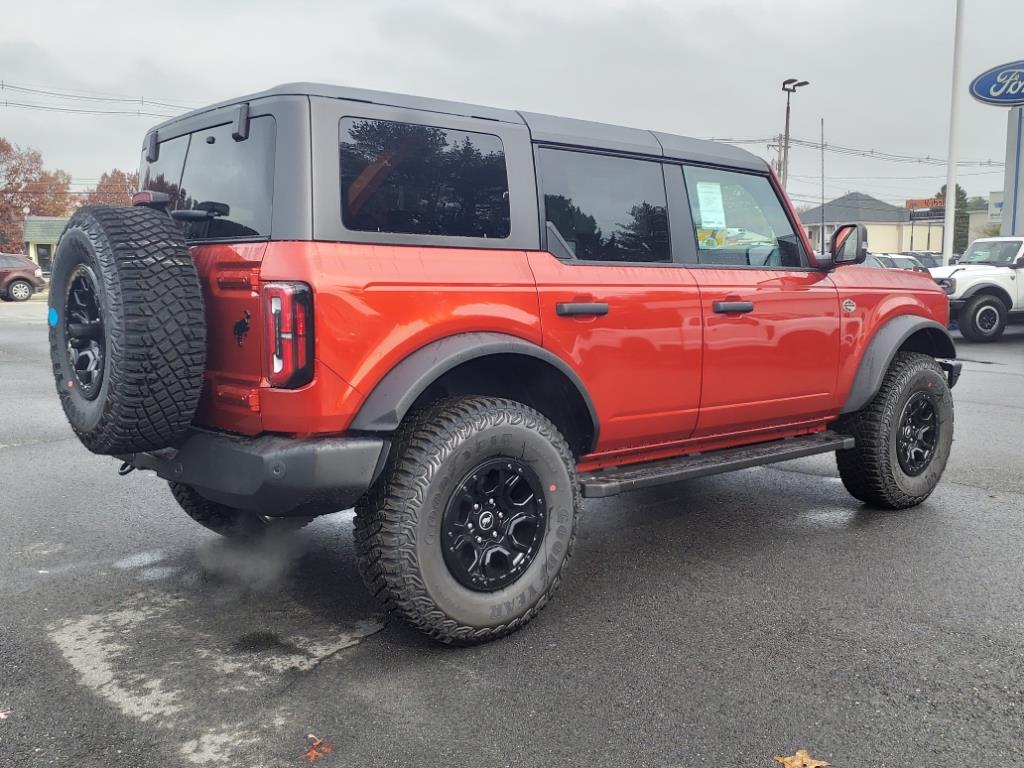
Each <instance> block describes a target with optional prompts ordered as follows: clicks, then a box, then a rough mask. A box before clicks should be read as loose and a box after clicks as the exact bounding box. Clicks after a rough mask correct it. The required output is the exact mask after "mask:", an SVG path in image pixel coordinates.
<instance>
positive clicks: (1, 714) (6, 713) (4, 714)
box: [0, 709, 13, 720]
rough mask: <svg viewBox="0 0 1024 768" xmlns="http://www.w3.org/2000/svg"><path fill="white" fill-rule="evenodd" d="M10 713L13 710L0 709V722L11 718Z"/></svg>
mask: <svg viewBox="0 0 1024 768" xmlns="http://www.w3.org/2000/svg"><path fill="white" fill-rule="evenodd" d="M12 711H13V710H10V709H0V720H6V719H7V718H8V717H10V716H11V712H12Z"/></svg>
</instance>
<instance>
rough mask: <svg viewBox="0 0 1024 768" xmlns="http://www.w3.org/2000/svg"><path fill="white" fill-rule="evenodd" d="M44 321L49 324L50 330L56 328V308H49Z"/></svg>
mask: <svg viewBox="0 0 1024 768" xmlns="http://www.w3.org/2000/svg"><path fill="white" fill-rule="evenodd" d="M46 319H47V321H48V322H49V323H50V327H51V328H56V327H57V319H58V318H57V308H56V307H50V312H49V314H47V316H46Z"/></svg>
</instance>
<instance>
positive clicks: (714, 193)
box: [697, 181, 725, 229]
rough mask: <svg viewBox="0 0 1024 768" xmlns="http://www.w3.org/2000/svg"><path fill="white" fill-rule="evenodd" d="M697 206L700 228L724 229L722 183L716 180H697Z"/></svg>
mask: <svg viewBox="0 0 1024 768" xmlns="http://www.w3.org/2000/svg"><path fill="white" fill-rule="evenodd" d="M697 208H698V209H699V210H700V224H701V228H702V229H725V206H724V205H723V203H722V185H721V184H719V183H718V182H717V181H698V182H697Z"/></svg>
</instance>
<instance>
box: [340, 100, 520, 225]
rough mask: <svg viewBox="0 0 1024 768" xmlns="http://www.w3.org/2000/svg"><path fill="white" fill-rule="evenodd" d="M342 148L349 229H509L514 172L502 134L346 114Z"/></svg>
mask: <svg viewBox="0 0 1024 768" xmlns="http://www.w3.org/2000/svg"><path fill="white" fill-rule="evenodd" d="M339 147H340V154H341V217H342V221H343V222H344V223H345V226H346V227H347V228H348V229H351V230H357V231H361V232H394V233H404V234H413V235H442V236H449V237H494V238H506V237H508V236H509V232H510V231H511V219H510V216H509V200H508V172H507V170H506V168H505V149H504V146H503V145H502V143H501V139H500V138H498V137H497V136H494V135H492V134H489V133H475V132H472V131H456V130H450V129H446V128H433V127H430V126H426V125H414V124H412V123H398V122H393V121H391V120H368V119H363V118H357V117H346V118H343V119H342V120H341V127H340V145H339Z"/></svg>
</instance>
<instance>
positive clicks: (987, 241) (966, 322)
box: [929, 237, 1024, 341]
mask: <svg viewBox="0 0 1024 768" xmlns="http://www.w3.org/2000/svg"><path fill="white" fill-rule="evenodd" d="M929 272H931V275H932V277H933V278H935V282H937V283H938V284H939V285H940V286H942V289H943V290H944V291H945V292H946V293H947V294H948V295H949V315H950V318H951V319H952V318H956V320H957V323H958V324H959V326H960V333H962V334H963V335H964V337H965V338H967V339H970V340H971V341H995V340H996V339H998V338H999V337H1000V336H1002V335H1003V329H1004V328H1006V323H1007V321H1008V320H1010V319H1011V318H1015V317H1016V318H1024V238H1020V237H983V238H980V239H978V240H975V241H974V242H973V243H971V246H970V248H968V249H967V251H966V252H965V253H964V255H963V257H962V258H961V259H960V261H959V262H958V263H956V264H952V265H950V266H948V267H936V268H934V269H930V270H929Z"/></svg>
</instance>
